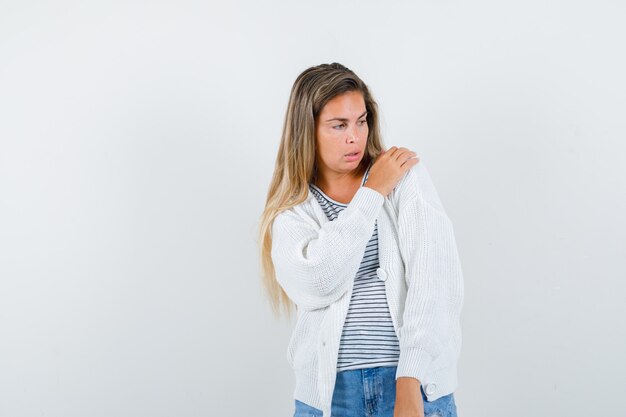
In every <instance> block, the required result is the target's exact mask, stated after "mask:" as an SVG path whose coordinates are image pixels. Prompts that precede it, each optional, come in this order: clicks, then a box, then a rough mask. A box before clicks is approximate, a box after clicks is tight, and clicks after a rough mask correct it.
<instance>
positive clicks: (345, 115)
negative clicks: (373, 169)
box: [315, 91, 369, 174]
mask: <svg viewBox="0 0 626 417" xmlns="http://www.w3.org/2000/svg"><path fill="white" fill-rule="evenodd" d="M366 115H367V112H366V109H365V101H364V100H363V95H362V94H361V92H360V91H349V92H346V93H343V94H341V95H339V96H336V97H334V98H333V99H332V100H330V101H329V102H328V103H326V105H325V106H324V108H323V109H322V111H321V112H320V114H319V115H318V119H317V120H316V122H315V143H316V149H317V152H316V159H317V166H318V169H319V170H322V171H323V172H324V173H328V172H335V173H337V174H346V173H348V172H350V171H353V170H355V169H356V168H358V166H359V163H360V162H361V160H362V159H363V153H364V152H365V145H366V143H367V134H368V132H369V128H368V126H367V120H366ZM353 152H358V153H357V155H356V156H351V155H348V154H350V153H353Z"/></svg>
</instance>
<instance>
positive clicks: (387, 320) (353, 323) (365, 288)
mask: <svg viewBox="0 0 626 417" xmlns="http://www.w3.org/2000/svg"><path fill="white" fill-rule="evenodd" d="M370 167H371V163H370V165H369V166H368V167H367V169H366V171H365V174H364V175H363V181H362V182H361V186H363V184H365V182H366V181H367V176H368V174H369V170H370ZM309 189H310V190H311V192H312V193H313V195H314V196H315V198H316V199H317V201H318V202H319V203H320V206H321V207H322V209H323V210H324V212H325V213H326V216H327V217H328V219H329V220H331V221H332V220H335V219H336V218H337V216H338V215H339V213H340V212H341V211H342V210H344V209H345V208H346V207H348V205H347V204H343V203H339V202H337V201H335V200H333V199H331V198H330V197H328V196H327V195H326V194H324V192H323V191H322V190H321V189H319V188H318V187H317V186H315V185H314V184H309ZM378 267H379V264H378V224H377V223H376V224H375V226H374V233H373V234H372V237H371V238H370V240H369V242H368V243H367V247H366V248H365V253H364V254H363V259H362V260H361V266H360V267H359V270H358V272H357V273H356V276H355V278H354V280H355V281H354V289H353V291H352V298H351V299H350V306H349V307H348V313H347V315H346V319H345V322H344V325H343V330H342V333H341V340H340V343H339V357H338V358H337V372H340V371H346V370H350V369H361V368H371V367H376V366H396V365H398V358H399V355H400V343H399V341H398V338H397V336H396V333H395V331H394V329H393V323H392V321H391V315H390V313H389V306H388V305H387V297H386V292H385V283H384V281H381V280H380V279H379V278H378V275H377V274H376V269H377V268H378Z"/></svg>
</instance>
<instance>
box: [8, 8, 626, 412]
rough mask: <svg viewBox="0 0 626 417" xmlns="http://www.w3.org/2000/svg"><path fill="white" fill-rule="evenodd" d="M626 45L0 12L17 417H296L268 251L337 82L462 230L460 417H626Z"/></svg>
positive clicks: (456, 11) (316, 22)
mask: <svg viewBox="0 0 626 417" xmlns="http://www.w3.org/2000/svg"><path fill="white" fill-rule="evenodd" d="M625 18H626V7H625V6H624V3H623V2H618V1H545V0H542V1H537V0H531V1H524V2H521V1H520V2H502V1H472V2H469V1H465V2H461V1H422V2H382V1H381V2H375V1H342V2H327V1H317V2H293V1H274V2H262V1H247V2H243V1H236V2H235V1H224V2H221V3H217V2H207V1H195V2H192V1H176V2H174V1H169V2H166V1H132V2H116V1H99V2H79V1H55V2H43V1H41V2H36V1H0V393H1V394H0V415H1V416H3V417H4V416H7V417H22V416H54V417H57V416H58V417H62V416H63V417H73V416H76V417H79V416H80V417H83V416H90V417H100V416H103V417H104V416H150V417H156V416H237V417H238V416H251V415H254V416H290V415H292V413H293V399H292V391H293V388H294V386H293V384H294V380H293V375H292V370H291V369H290V368H289V365H288V363H287V361H286V346H287V342H288V338H289V335H290V332H291V326H292V322H289V321H275V320H274V319H273V318H272V315H271V313H270V309H269V305H268V304H267V302H266V301H265V300H264V299H263V295H262V294H263V293H262V291H261V283H260V275H259V274H260V272H259V271H260V270H259V261H258V257H257V253H258V252H257V244H256V230H257V225H258V220H259V216H260V214H261V211H262V209H263V205H264V202H265V196H266V192H267V186H268V184H269V180H270V177H271V173H272V170H273V167H274V160H275V155H276V151H277V147H278V142H279V139H280V133H281V128H282V123H283V117H284V112H285V109H286V105H287V99H288V95H289V91H290V89H291V85H292V83H293V81H294V80H295V78H296V77H297V75H298V74H299V73H300V72H301V71H303V70H304V69H306V68H308V67H309V66H313V65H317V64H320V63H330V62H334V61H337V62H340V63H342V64H344V65H346V66H348V67H349V68H350V69H352V70H354V71H355V72H356V73H357V74H358V75H359V76H360V77H361V78H362V79H363V80H364V81H365V82H366V83H367V84H368V85H369V87H370V88H371V90H372V93H373V94H374V97H375V98H376V100H377V101H378V103H379V105H380V110H381V117H382V128H383V134H384V138H385V145H386V146H387V147H389V146H392V145H396V146H405V147H408V148H410V149H412V150H415V151H416V152H417V153H418V154H419V155H420V157H421V159H422V160H423V161H424V162H425V163H427V164H428V167H429V171H430V173H431V176H432V179H433V181H434V183H435V185H436V187H437V189H438V192H439V194H440V197H441V199H442V201H443V203H444V206H445V207H446V210H447V212H448V214H449V216H450V217H451V219H452V220H453V223H454V225H455V231H456V234H457V241H458V245H459V252H460V255H461V258H462V263H463V268H464V277H465V290H466V292H465V304H464V308H463V312H462V324H463V331H464V333H463V337H464V338H463V348H462V355H461V359H460V364H459V381H460V382H459V388H458V390H457V391H456V392H455V397H456V402H457V407H458V411H459V416H461V417H496V416H507V417H527V416H528V415H540V416H549V415H558V416H570V417H571V416H588V415H617V414H619V412H620V410H623V406H622V405H620V404H621V403H622V402H623V396H624V388H625V387H626V386H625V385H624V374H626V359H624V352H626V335H625V328H626V326H625V323H624V317H625V314H626V311H625V308H624V301H623V300H624V296H625V293H626V284H625V282H626V220H625V219H624V213H625V212H626V169H624V157H625V156H624V155H625V153H626V143H625V139H626V122H625V120H626V117H625V116H626V82H625V81H624V74H626V58H625V54H624V40H625V39H626V29H625V28H626V26H625V25H624V21H625ZM616 412H617V414H616Z"/></svg>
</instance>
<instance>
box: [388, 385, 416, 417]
mask: <svg viewBox="0 0 626 417" xmlns="http://www.w3.org/2000/svg"><path fill="white" fill-rule="evenodd" d="M420 386H421V382H420V381H419V380H417V379H415V378H410V377H400V378H398V380H397V381H396V403H395V405H394V409H393V417H424V400H422V393H421V392H420Z"/></svg>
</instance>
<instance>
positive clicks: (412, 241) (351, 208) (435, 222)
mask: <svg viewBox="0 0 626 417" xmlns="http://www.w3.org/2000/svg"><path fill="white" fill-rule="evenodd" d="M259 233H260V236H259V239H260V248H261V266H262V269H263V278H264V281H263V283H264V288H265V289H266V290H267V294H268V296H269V299H270V301H271V302H272V307H273V311H274V312H275V313H279V310H280V307H281V306H282V307H284V309H285V310H286V312H287V313H288V314H289V313H292V312H293V310H292V308H293V307H294V305H295V307H296V312H297V321H296V323H295V327H294V330H293V334H292V336H291V339H290V341H289V345H288V347H287V359H288V362H289V364H290V365H291V366H292V368H293V369H294V371H295V377H296V386H295V391H294V400H295V413H294V417H302V416H320V417H329V416H332V417H363V416H378V417H423V416H426V417H428V416H441V417H456V416H457V413H456V404H455V401H454V394H453V392H454V390H455V389H456V387H457V385H458V380H457V362H458V358H459V354H460V348H461V327H460V320H459V319H460V317H459V316H460V312H461V306H462V303H463V276H462V272H461V265H460V260H459V256H458V252H457V248H456V242H455V238H454V230H453V226H452V223H451V221H450V219H449V218H448V216H447V215H446V212H445V211H444V208H443V206H442V204H441V201H440V199H439V196H438V194H437V191H436V190H435V187H434V185H433V183H432V181H431V180H430V176H429V174H428V171H427V170H426V167H425V166H424V163H423V162H421V161H419V159H418V158H417V156H416V154H415V152H413V151H411V150H409V149H407V148H403V147H396V146H392V147H390V148H389V149H387V150H385V149H383V143H382V138H381V134H380V131H379V124H378V108H377V104H376V102H375V101H374V99H373V97H372V95H371V94H370V91H369V89H368V87H367V86H366V85H365V83H364V82H363V81H362V80H361V79H360V78H359V77H358V76H357V75H356V74H355V73H354V72H353V71H351V70H350V69H348V68H346V67H345V66H343V65H341V64H338V63H333V64H322V65H318V66H315V67H311V68H309V69H307V70H305V71H304V72H302V73H301V74H300V75H299V76H298V77H297V79H296V81H295V83H294V85H293V88H292V90H291V95H290V98H289V104H288V108H287V113H286V116H285V120H284V127H283V133H282V138H281V143H280V147H279V149H278V156H277V159H276V165H275V169H274V175H273V178H272V181H271V184H270V187H269V192H268V196H267V201H266V205H265V210H264V212H263V215H262V218H261V224H260V230H259Z"/></svg>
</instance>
